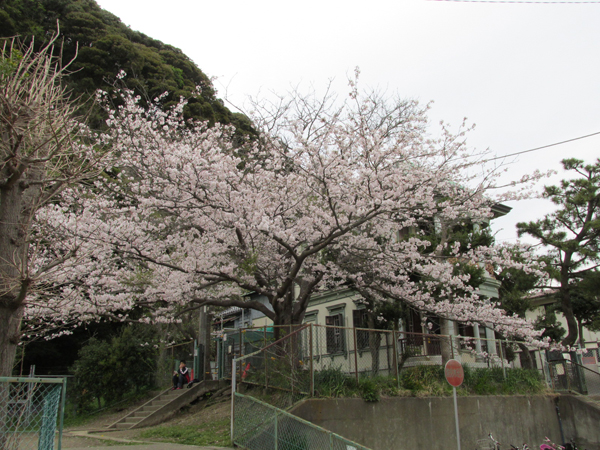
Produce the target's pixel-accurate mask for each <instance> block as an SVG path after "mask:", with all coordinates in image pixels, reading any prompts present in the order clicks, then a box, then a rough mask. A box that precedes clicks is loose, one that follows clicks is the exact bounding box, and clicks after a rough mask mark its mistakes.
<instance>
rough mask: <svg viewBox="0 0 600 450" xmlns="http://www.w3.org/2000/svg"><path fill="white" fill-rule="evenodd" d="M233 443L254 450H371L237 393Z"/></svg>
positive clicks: (235, 397) (234, 409)
mask: <svg viewBox="0 0 600 450" xmlns="http://www.w3.org/2000/svg"><path fill="white" fill-rule="evenodd" d="M233 442H234V444H236V445H238V446H240V447H242V448H246V449H250V450H305V449H306V450H308V449H319V450H369V449H368V448H367V447H365V446H363V445H360V444H357V443H356V442H352V441H350V440H348V439H344V438H343V437H341V436H339V435H337V434H335V433H332V432H331V431H327V430H326V429H324V428H321V427H318V426H317V425H314V424H312V423H310V422H307V421H306V420H303V419H301V418H299V417H296V416H294V415H292V414H290V413H287V412H285V411H283V410H281V409H278V408H275V407H274V406H271V405H268V404H267V403H264V402H261V401H260V400H257V399H255V398H253V397H250V396H246V395H242V394H240V393H237V392H236V393H235V396H234V407H233Z"/></svg>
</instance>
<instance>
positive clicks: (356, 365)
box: [352, 327, 358, 384]
mask: <svg viewBox="0 0 600 450" xmlns="http://www.w3.org/2000/svg"><path fill="white" fill-rule="evenodd" d="M352 331H353V335H354V373H355V375H356V384H358V345H356V327H354V328H352Z"/></svg>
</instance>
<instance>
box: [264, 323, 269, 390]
mask: <svg viewBox="0 0 600 450" xmlns="http://www.w3.org/2000/svg"><path fill="white" fill-rule="evenodd" d="M263 330H264V333H263V335H264V338H265V345H263V348H264V347H266V346H267V326H266V325H265V326H264V328H263ZM263 355H264V356H265V389H266V388H267V387H268V386H269V381H268V377H269V373H268V371H267V364H268V360H267V352H266V351H264V350H263Z"/></svg>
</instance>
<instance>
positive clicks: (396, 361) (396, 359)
mask: <svg viewBox="0 0 600 450" xmlns="http://www.w3.org/2000/svg"><path fill="white" fill-rule="evenodd" d="M392 339H394V367H395V373H396V383H397V384H398V389H400V373H399V372H398V336H397V335H396V330H393V331H392Z"/></svg>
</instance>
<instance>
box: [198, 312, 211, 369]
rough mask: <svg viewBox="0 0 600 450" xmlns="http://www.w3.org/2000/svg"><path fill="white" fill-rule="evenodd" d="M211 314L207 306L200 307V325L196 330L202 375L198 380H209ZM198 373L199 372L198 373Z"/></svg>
mask: <svg viewBox="0 0 600 450" xmlns="http://www.w3.org/2000/svg"><path fill="white" fill-rule="evenodd" d="M210 316H211V314H210V313H209V312H208V307H207V306H202V307H201V308H200V324H199V325H200V327H199V330H198V347H199V351H200V352H201V355H202V359H201V363H200V370H201V371H202V376H198V379H200V380H210V379H211V376H210V338H211V334H210V328H211V327H210V324H211V320H209V319H210ZM199 375H200V374H199Z"/></svg>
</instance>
